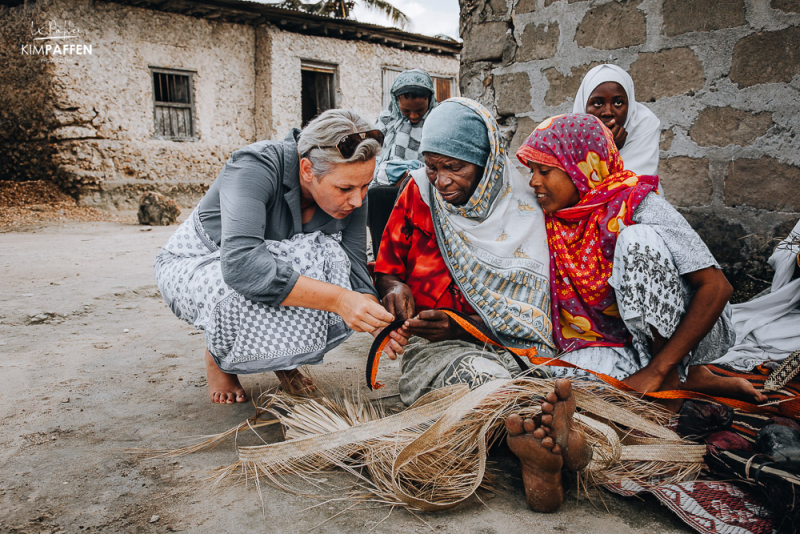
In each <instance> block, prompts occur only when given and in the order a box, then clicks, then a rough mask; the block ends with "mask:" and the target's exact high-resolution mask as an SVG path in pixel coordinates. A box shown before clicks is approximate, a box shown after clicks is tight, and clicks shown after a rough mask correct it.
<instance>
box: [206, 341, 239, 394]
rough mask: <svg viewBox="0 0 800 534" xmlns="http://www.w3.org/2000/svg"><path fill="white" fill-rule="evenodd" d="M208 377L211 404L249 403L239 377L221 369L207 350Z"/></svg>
mask: <svg viewBox="0 0 800 534" xmlns="http://www.w3.org/2000/svg"><path fill="white" fill-rule="evenodd" d="M206 376H207V377H208V394H209V395H210V396H211V402H215V403H219V404H233V403H235V402H246V401H247V395H245V394H244V389H242V385H241V384H240V383H239V377H238V376H236V375H231V374H228V373H226V372H225V371H223V370H222V369H220V368H219V366H217V362H215V361H214V358H213V357H212V356H211V353H210V352H208V350H206Z"/></svg>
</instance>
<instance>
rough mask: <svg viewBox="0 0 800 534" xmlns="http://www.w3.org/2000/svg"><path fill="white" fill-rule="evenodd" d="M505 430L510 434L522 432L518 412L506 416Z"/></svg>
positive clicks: (514, 434) (520, 418) (515, 434)
mask: <svg viewBox="0 0 800 534" xmlns="http://www.w3.org/2000/svg"><path fill="white" fill-rule="evenodd" d="M506 430H508V433H509V434H510V435H512V436H518V435H520V434H522V417H520V415H519V414H518V413H513V414H511V415H509V416H508V417H507V418H506Z"/></svg>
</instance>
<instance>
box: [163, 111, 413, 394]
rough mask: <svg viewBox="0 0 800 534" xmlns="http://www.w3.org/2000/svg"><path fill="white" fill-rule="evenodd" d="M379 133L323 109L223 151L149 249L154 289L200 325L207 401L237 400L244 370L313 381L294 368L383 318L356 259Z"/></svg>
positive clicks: (296, 387) (289, 381) (291, 384)
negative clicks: (218, 165)
mask: <svg viewBox="0 0 800 534" xmlns="http://www.w3.org/2000/svg"><path fill="white" fill-rule="evenodd" d="M382 141H383V136H382V134H381V132H380V131H378V130H372V129H370V126H369V124H368V123H367V122H366V121H364V120H363V119H362V118H361V117H359V116H358V115H357V114H355V113H353V112H351V111H346V110H338V109H334V110H328V111H326V112H324V113H322V114H321V115H320V116H319V117H317V118H316V119H314V120H313V121H311V122H310V123H309V124H308V126H306V128H305V129H303V131H300V130H297V129H294V130H292V131H291V132H290V133H289V135H287V136H286V138H285V139H284V140H283V141H260V142H258V143H254V144H252V145H249V146H247V147H245V148H243V149H241V150H238V151H236V152H234V153H233V155H232V156H231V158H230V159H229V160H228V162H227V163H226V164H225V166H224V167H223V168H222V171H221V172H220V174H219V176H218V177H217V179H216V181H214V183H213V184H212V185H211V188H210V189H209V190H208V192H207V193H206V195H205V197H203V199H202V200H201V201H200V203H199V204H198V206H197V208H195V210H194V211H193V212H192V214H191V216H190V217H189V218H188V219H187V220H186V222H184V223H183V224H182V225H181V227H180V228H179V229H178V230H177V231H176V232H175V233H174V234H173V235H172V237H171V238H170V240H169V241H168V242H167V244H166V245H165V246H164V248H163V249H162V250H161V252H160V253H159V255H158V257H157V258H156V262H155V272H156V280H157V282H158V287H159V289H160V290H161V294H162V295H163V297H164V300H166V302H167V304H168V305H169V306H170V308H171V309H172V311H173V312H174V313H175V315H176V316H177V317H178V318H180V319H184V320H186V321H187V322H189V323H192V324H193V325H194V326H195V327H196V328H198V329H200V330H203V331H204V334H205V341H206V346H207V350H206V370H207V373H208V386H209V393H210V395H211V400H212V401H213V402H219V403H233V402H244V401H246V400H247V398H246V396H245V393H244V390H243V389H242V386H241V384H240V383H239V379H238V377H237V376H236V375H237V374H243V373H260V372H265V371H274V372H275V373H276V374H277V375H278V377H279V379H280V381H281V384H282V385H283V387H284V388H286V389H289V390H292V391H295V392H300V391H303V390H308V389H312V388H313V383H311V381H310V379H309V378H307V377H305V376H304V375H302V374H301V373H300V371H298V370H297V369H296V368H297V367H299V366H301V365H306V364H315V363H319V362H321V361H322V358H323V356H324V354H325V352H327V351H328V350H330V349H331V348H333V347H334V346H336V345H338V344H339V343H341V342H342V341H344V339H346V338H347V337H348V336H349V335H350V334H351V333H352V330H355V331H359V332H374V331H376V330H379V329H382V328H383V327H385V326H386V325H387V324H388V323H389V322H390V321H392V320H393V317H392V315H391V314H390V313H388V312H387V311H386V310H385V309H384V308H383V307H382V306H381V305H380V304H379V303H378V299H377V294H376V292H375V288H374V287H373V286H372V283H371V281H370V277H369V273H368V272H367V266H366V215H367V209H366V205H365V196H366V194H367V188H368V186H369V183H370V181H371V180H372V175H373V172H374V168H375V156H376V155H377V154H378V153H379V152H380V149H381V143H382ZM397 349H398V352H401V351H402V349H401V348H400V346H399V345H398V346H397Z"/></svg>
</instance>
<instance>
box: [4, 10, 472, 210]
mask: <svg viewBox="0 0 800 534" xmlns="http://www.w3.org/2000/svg"><path fill="white" fill-rule="evenodd" d="M50 20H57V21H58V22H59V24H61V25H62V26H63V25H66V24H67V22H69V23H70V24H72V25H73V26H74V27H76V28H78V29H80V30H81V35H80V39H79V40H80V41H81V43H86V44H91V45H92V53H91V55H71V56H64V57H63V58H62V57H59V58H58V59H57V60H55V61H53V60H52V58H46V57H43V56H30V55H21V54H20V47H21V45H23V44H26V43H30V42H31V35H30V30H31V23H33V24H34V25H36V26H40V25H44V24H47V22H48V21H50ZM0 35H2V36H3V40H2V41H0V90H2V91H0V119H1V120H2V123H3V125H2V128H0V179H14V180H26V179H49V180H55V181H57V182H58V183H59V185H61V187H62V188H63V189H64V190H66V191H68V192H70V193H72V194H74V195H75V196H77V197H78V198H79V199H80V201H81V203H83V204H86V205H94V206H99V207H117V208H126V209H129V208H132V207H135V206H136V205H138V198H139V196H140V195H141V193H142V192H144V191H148V190H156V191H160V192H162V193H164V194H166V195H168V196H170V197H173V198H175V199H176V200H177V201H178V202H179V203H180V204H181V205H182V206H184V207H189V206H192V205H194V203H196V201H197V200H199V198H200V197H201V196H202V194H203V193H204V192H205V190H206V189H207V187H208V186H209V185H210V184H211V182H212V181H213V180H214V179H215V178H216V176H217V174H218V172H219V170H220V169H221V168H222V165H223V164H224V163H225V161H226V160H227V158H228V157H229V155H230V153H231V152H233V151H234V150H237V149H238V148H241V147H242V146H245V145H247V144H249V143H252V142H254V141H257V140H259V139H265V138H283V137H284V136H285V135H286V133H287V132H288V131H289V129H290V128H291V127H294V126H299V125H300V122H301V97H300V95H301V72H300V62H301V60H303V59H307V60H314V61H323V62H330V63H335V64H338V95H337V104H338V105H339V106H341V107H350V108H352V109H355V110H356V111H358V112H359V113H361V114H362V115H363V116H364V117H365V118H366V119H368V120H369V121H370V122H372V121H374V120H375V119H376V118H377V116H378V114H379V113H380V106H381V87H382V85H381V68H382V67H383V66H393V67H401V68H411V67H422V68H426V69H428V70H430V71H431V72H433V73H436V74H441V75H448V76H457V74H458V68H459V65H458V60H457V59H455V58H453V57H448V56H439V55H434V54H423V53H417V52H411V51H408V50H400V49H397V48H389V47H385V46H382V45H377V44H369V43H366V42H361V41H346V40H341V39H334V38H326V37H313V36H307V35H300V34H295V33H291V32H287V31H283V30H279V29H277V28H276V27H274V26H272V25H270V24H263V25H260V26H252V25H247V24H236V23H229V22H223V21H219V20H210V19H205V18H198V17H191V16H185V15H179V14H174V13H165V12H160V11H154V10H150V9H144V8H136V7H130V6H125V5H121V4H116V3H111V2H105V1H97V0H39V1H36V2H32V1H30V0H29V1H28V2H27V3H25V4H23V5H19V6H16V7H12V8H9V7H0ZM150 67H166V68H176V69H187V70H191V71H194V73H195V74H194V76H193V79H194V101H195V117H196V127H195V131H196V139H195V140H193V141H183V142H178V141H169V140H163V139H156V138H155V137H154V132H155V125H154V104H153V89H152V78H151V72H150Z"/></svg>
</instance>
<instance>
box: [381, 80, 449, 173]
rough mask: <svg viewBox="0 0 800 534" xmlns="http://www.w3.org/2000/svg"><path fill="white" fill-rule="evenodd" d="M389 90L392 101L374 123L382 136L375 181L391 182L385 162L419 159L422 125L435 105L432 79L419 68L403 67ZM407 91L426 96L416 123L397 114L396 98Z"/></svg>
mask: <svg viewBox="0 0 800 534" xmlns="http://www.w3.org/2000/svg"><path fill="white" fill-rule="evenodd" d="M390 92H391V95H392V102H391V104H389V109H387V110H384V111H383V112H382V113H381V115H380V117H378V122H377V124H376V125H375V126H376V128H379V129H380V130H381V131H382V132H383V134H384V136H385V139H384V141H383V150H381V153H380V154H379V155H378V158H377V160H376V161H375V180H376V182H378V183H391V182H392V178H391V176H389V175H388V174H387V170H386V168H387V164H388V162H389V161H392V160H420V161H421V160H422V153H421V152H420V151H419V140H420V137H421V136H422V126H423V124H425V120H426V119H427V117H428V115H429V114H430V113H431V110H432V109H433V108H435V107H436V92H435V91H434V87H433V79H431V76H430V74H428V73H427V72H425V71H424V70H421V69H411V70H406V71H403V72H401V73H400V74H398V76H397V78H395V80H394V83H393V84H392V89H391V91H390ZM408 93H411V94H413V95H416V96H418V95H423V94H424V95H425V96H427V97H428V110H427V111H426V112H425V115H423V117H422V120H420V121H419V122H418V123H417V124H411V121H409V120H408V119H407V118H406V116H405V115H403V114H402V113H400V104H399V102H398V101H397V97H398V96H399V95H403V94H408ZM403 174H405V173H403Z"/></svg>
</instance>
